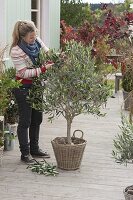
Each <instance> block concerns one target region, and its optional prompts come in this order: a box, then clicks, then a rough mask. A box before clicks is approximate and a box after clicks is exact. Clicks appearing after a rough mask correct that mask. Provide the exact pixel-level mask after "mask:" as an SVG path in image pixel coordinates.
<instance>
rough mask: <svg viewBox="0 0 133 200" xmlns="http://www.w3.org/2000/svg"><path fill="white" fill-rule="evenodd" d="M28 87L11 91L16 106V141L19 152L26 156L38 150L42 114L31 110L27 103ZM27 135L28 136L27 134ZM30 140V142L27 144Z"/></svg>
mask: <svg viewBox="0 0 133 200" xmlns="http://www.w3.org/2000/svg"><path fill="white" fill-rule="evenodd" d="M29 89H30V87H28V86H27V87H24V86H23V87H21V88H16V89H14V90H13V94H14V96H15V98H16V101H17V104H18V112H19V122H18V129H17V134H18V140H19V145H20V146H19V147H20V151H21V153H22V154H23V155H27V154H29V153H30V151H31V152H33V151H36V150H37V149H38V148H39V145H38V142H39V129H40V124H41V122H42V112H40V111H37V110H35V109H33V108H31V105H30V103H28V102H27V99H26V98H27V96H28V94H29ZM28 133H29V134H28ZM29 140H30V142H29Z"/></svg>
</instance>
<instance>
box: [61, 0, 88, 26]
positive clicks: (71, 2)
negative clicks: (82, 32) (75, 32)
mask: <svg viewBox="0 0 133 200" xmlns="http://www.w3.org/2000/svg"><path fill="white" fill-rule="evenodd" d="M89 17H90V6H89V5H88V3H83V2H82V0H61V17H60V18H61V20H65V22H66V23H67V24H69V25H71V26H73V27H78V26H80V25H81V24H82V23H83V22H84V21H85V20H88V19H89Z"/></svg>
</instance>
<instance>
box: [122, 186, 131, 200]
mask: <svg viewBox="0 0 133 200" xmlns="http://www.w3.org/2000/svg"><path fill="white" fill-rule="evenodd" d="M124 196H125V200H133V185H131V186H128V187H126V188H125V190H124Z"/></svg>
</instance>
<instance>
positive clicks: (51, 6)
mask: <svg viewBox="0 0 133 200" xmlns="http://www.w3.org/2000/svg"><path fill="white" fill-rule="evenodd" d="M41 38H42V39H43V41H44V42H45V44H46V45H47V46H48V47H49V48H55V49H59V47H60V0H42V5H41Z"/></svg>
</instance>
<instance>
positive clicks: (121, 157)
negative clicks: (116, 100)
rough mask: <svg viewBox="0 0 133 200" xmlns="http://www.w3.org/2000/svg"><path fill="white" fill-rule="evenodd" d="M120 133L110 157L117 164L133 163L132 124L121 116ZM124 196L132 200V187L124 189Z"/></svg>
mask: <svg viewBox="0 0 133 200" xmlns="http://www.w3.org/2000/svg"><path fill="white" fill-rule="evenodd" d="M120 129H121V133H120V134H117V136H116V137H115V139H114V140H113V143H114V150H113V151H112V156H113V158H114V159H115V161H116V162H117V163H120V164H122V163H125V164H126V165H127V164H128V163H133V124H132V123H131V121H130V119H129V118H128V117H127V116H125V115H123V114H122V115H121V126H120ZM124 196H125V199H126V200H132V199H133V185H131V186H128V187H126V188H125V189H124Z"/></svg>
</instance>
